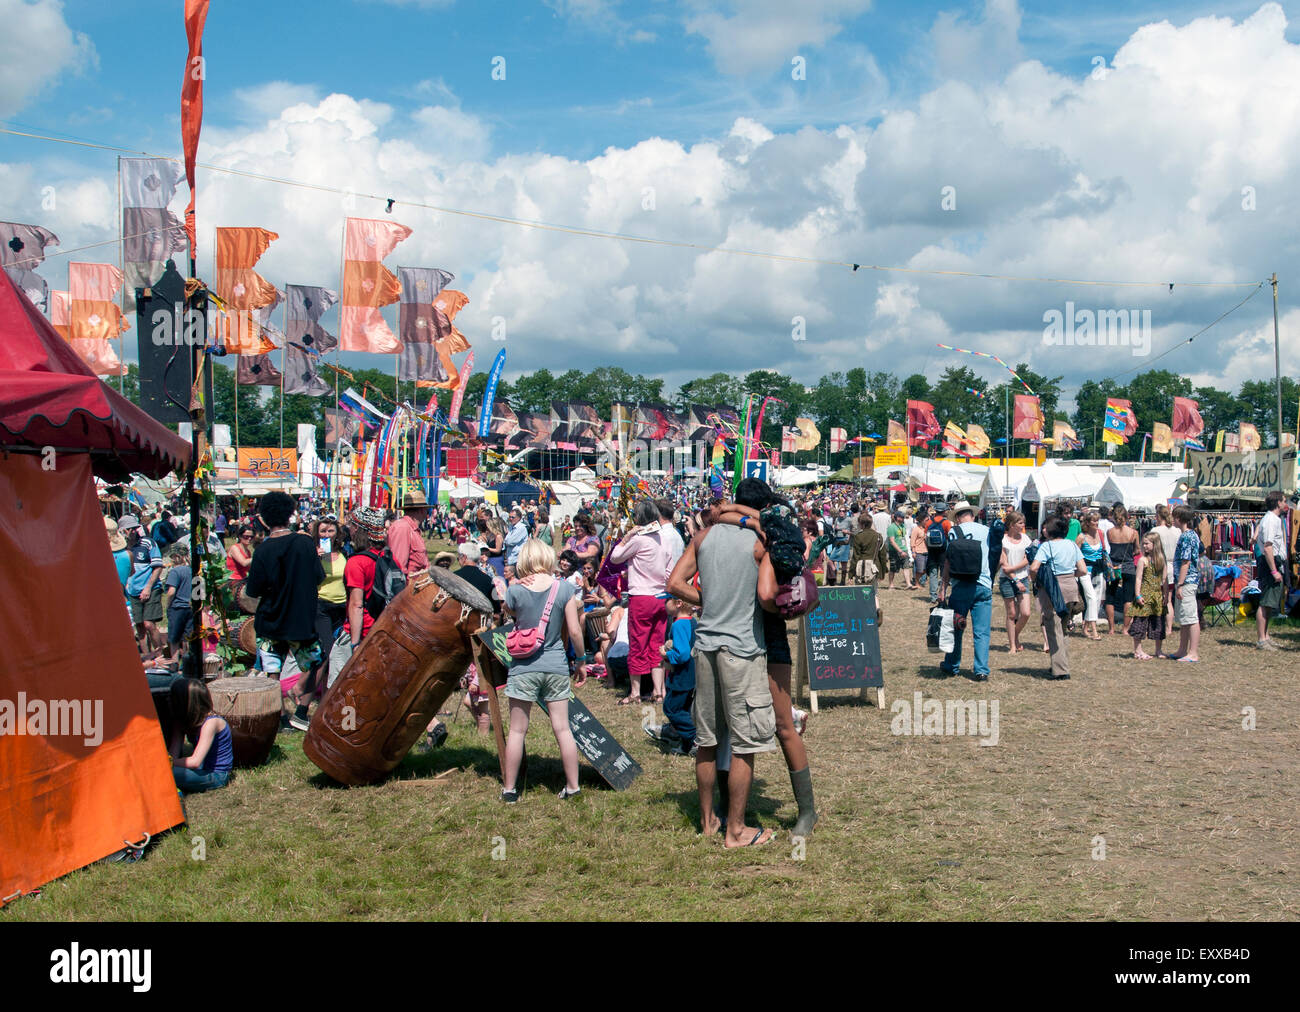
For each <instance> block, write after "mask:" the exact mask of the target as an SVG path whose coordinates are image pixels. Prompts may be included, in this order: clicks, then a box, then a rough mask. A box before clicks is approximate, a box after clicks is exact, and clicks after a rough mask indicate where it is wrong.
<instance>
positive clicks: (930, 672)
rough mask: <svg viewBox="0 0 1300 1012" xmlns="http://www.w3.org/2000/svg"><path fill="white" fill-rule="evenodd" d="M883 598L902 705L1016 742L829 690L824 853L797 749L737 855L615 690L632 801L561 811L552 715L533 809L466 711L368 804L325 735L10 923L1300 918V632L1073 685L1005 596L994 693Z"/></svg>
mask: <svg viewBox="0 0 1300 1012" xmlns="http://www.w3.org/2000/svg"><path fill="white" fill-rule="evenodd" d="M881 597H882V600H883V604H884V607H885V614H886V620H885V623H884V626H883V628H882V630H881V633H882V653H883V657H884V669H885V692H886V701H887V702H886V706H887V707H888V706H889V705H891V704H892V703H893V702H894V701H895V700H898V699H903V700H908V701H909V702H910V701H911V700H912V698H913V692H915V691H920V692H921V693H923V694H924V696H925V697H926V698H931V697H933V698H937V699H940V700H949V699H953V700H957V699H988V700H994V699H996V700H998V702H999V708H1000V741H999V743H998V744H997V745H996V746H995V747H981V746H980V745H979V742H978V741H977V739H975V738H973V737H968V736H963V737H956V736H953V737H902V736H899V737H896V736H894V735H893V734H891V732H890V713H889V712H888V710H886V712H884V713H882V712H881V711H880V710H878V709H876V708H875V707H874V706H868V705H866V704H864V703H861V702H859V701H858V700H857V699H856V698H855V697H853V696H851V695H849V694H845V693H838V694H836V693H831V694H823V696H822V712H821V713H820V714H818V715H816V716H814V717H813V718H812V719H811V722H810V724H809V729H808V734H807V739H806V740H807V744H808V748H809V754H810V758H811V767H812V772H813V778H814V784H815V787H816V790H817V799H818V805H819V810H820V813H821V822H820V823H819V825H818V827H817V831H816V833H815V834H814V835H813V837H812V838H810V840H809V841H808V844H807V848H806V851H805V852H804V853H802V854H801V853H800V852H799V851H798V850H797V849H796V848H795V847H794V846H793V845H792V843H791V840H790V835H789V827H790V825H791V824H792V823H793V821H794V816H795V806H794V801H793V797H792V795H791V790H790V784H789V780H788V778H787V775H786V771H785V768H784V763H783V762H782V760H781V758H780V754H779V753H775V754H772V755H765V756H762V757H760V758H759V760H758V763H757V776H756V786H755V791H754V794H753V796H752V801H751V805H752V809H753V812H754V816H756V817H757V818H758V819H759V820H760V821H761V822H762V823H763V824H764V825H767V826H772V827H776V828H778V829H779V831H780V832H779V835H778V838H777V841H776V842H774V843H773V844H771V845H769V846H766V847H762V848H755V849H752V850H750V849H746V850H739V851H726V850H724V849H723V848H722V846H721V845H720V843H719V842H718V840H717V839H703V838H701V837H700V836H699V835H698V819H699V811H698V805H697V803H696V798H695V790H694V787H695V784H694V775H693V766H692V763H691V761H690V760H689V759H685V758H673V757H669V756H666V755H662V754H661V753H660V752H659V751H658V749H657V747H656V746H654V744H653V743H652V742H650V740H649V739H648V738H647V737H646V736H645V735H644V734H643V733H642V731H641V729H640V725H641V721H642V717H643V714H642V713H641V712H637V711H636V708H631V707H618V706H616V705H615V703H614V699H615V694H614V692H613V691H612V690H611V689H608V688H606V687H604V686H603V685H602V684H600V683H597V682H595V681H593V682H591V683H589V684H588V685H587V686H585V687H584V688H583V689H581V690H580V695H581V697H582V699H583V700H584V701H585V702H586V703H587V705H588V706H589V707H590V708H591V709H592V710H593V712H595V713H596V715H597V716H598V717H599V718H600V719H601V720H602V721H603V722H604V723H605V725H606V726H607V727H608V728H609V729H610V730H611V731H612V732H613V733H614V734H615V735H616V737H618V738H619V740H620V741H621V742H622V743H623V744H624V745H625V746H626V747H627V748H628V750H629V751H630V752H631V754H632V755H633V756H634V757H635V758H636V759H637V761H638V762H640V764H641V765H642V766H643V767H644V769H645V774H644V776H642V777H641V778H640V779H639V780H638V781H637V782H636V783H635V784H634V785H633V787H632V788H631V789H630V790H628V791H626V792H623V793H616V792H614V791H612V790H609V789H608V788H606V787H605V786H604V784H603V781H601V780H600V779H599V777H598V776H597V775H596V773H595V772H594V771H593V770H592V769H591V768H590V767H587V766H586V765H585V764H584V766H583V768H582V786H583V791H582V794H581V795H580V796H579V798H577V799H575V800H573V801H569V802H560V801H559V800H558V799H557V798H556V797H555V792H556V791H558V790H559V788H560V787H561V786H562V785H563V780H562V776H561V772H560V766H559V759H558V753H557V750H556V747H555V741H554V739H553V737H552V736H551V733H550V730H549V727H547V726H546V723H545V721H542V722H541V723H538V722H537V721H536V719H535V720H534V723H533V726H532V728H531V729H530V731H529V753H530V757H531V758H530V771H529V783H528V784H527V789H526V790H525V791H524V793H523V796H522V797H521V799H520V802H519V803H518V804H517V805H514V806H506V805H502V804H501V803H500V802H499V801H498V791H499V786H500V785H499V781H498V779H497V760H496V754H495V750H494V748H493V746H492V745H491V744H490V739H485V738H480V737H478V735H477V734H476V732H475V730H474V729H473V727H472V725H471V724H470V722H469V721H468V720H467V718H466V717H465V716H461V717H460V718H459V720H453V719H452V718H451V717H447V718H446V719H447V721H448V726H449V729H450V732H451V734H450V737H449V739H448V741H447V744H446V745H445V746H444V747H443V748H442V749H440V750H438V751H436V752H431V753H428V754H422V755H417V754H412V755H409V756H408V757H407V758H406V760H405V761H404V762H403V763H402V765H401V766H400V767H399V768H398V771H397V774H396V775H395V776H394V777H393V778H392V779H390V780H388V781H386V782H384V783H381V784H378V785H375V786H372V787H364V788H343V787H338V786H335V785H333V783H332V782H331V781H330V780H328V779H327V778H326V777H325V776H324V775H323V774H321V773H319V772H318V771H317V770H316V768H315V767H314V766H313V765H312V764H311V763H310V762H309V761H308V760H307V759H306V757H305V756H304V755H303V753H302V745H301V743H302V735H300V734H281V735H280V737H279V740H278V745H277V748H276V750H275V752H274V753H273V755H272V758H271V761H270V762H269V763H268V764H267V765H266V766H264V767H262V768H260V769H256V770H251V771H240V772H239V773H238V774H237V777H236V779H235V780H234V781H233V782H232V784H231V785H230V786H229V787H227V788H226V789H224V790H220V791H216V792H214V793H212V794H208V795H198V796H194V797H191V798H189V799H188V800H187V802H186V807H187V812H188V818H189V823H188V825H186V826H184V827H182V828H181V829H179V830H177V831H175V832H173V833H171V834H168V835H167V836H166V837H164V838H163V839H161V840H160V841H159V842H158V843H157V845H156V846H155V847H153V848H152V849H151V851H150V852H149V855H148V858H147V860H145V861H143V862H140V863H138V864H135V865H112V866H108V865H100V866H95V867H92V868H89V869H86V870H84V871H80V872H77V873H74V874H72V875H69V876H67V877H65V878H63V879H61V880H59V881H57V882H54V883H51V884H49V885H48V886H46V888H45V889H44V891H43V894H42V895H41V896H40V897H39V898H34V899H24V900H20V901H17V902H14V903H12V904H11V905H10V906H9V907H8V908H6V909H5V910H3V911H0V919H8V920H29V919H30V920H73V919H90V920H96V919H128V920H132V919H155V918H156V919H164V920H173V919H176V920H183V919H191V918H217V919H226V918H228V919H271V920H299V919H339V918H344V919H354V918H355V919H428V918H436V919H444V918H445V919H471V918H472V919H516V920H518V919H532V918H560V919H575V920H581V919H602V920H603V919H626V920H681V919H704V920H712V919H726V920H772V919H800V918H803V919H807V918H817V919H823V918H834V919H858V918H864V919H950V920H976V919H1092V920H1095V919H1107V918H1144V919H1145V918H1151V919H1182V918H1192V919H1202V918H1209V919H1289V918H1295V917H1296V916H1297V915H1300V880H1298V879H1297V868H1296V849H1297V819H1298V817H1300V761H1298V759H1300V752H1298V750H1297V744H1296V742H1297V737H1296V732H1297V723H1298V720H1297V718H1298V717H1300V702H1298V701H1297V695H1296V693H1295V691H1294V688H1295V658H1296V656H1297V655H1296V653H1295V651H1296V650H1297V649H1300V631H1295V630H1291V629H1282V630H1279V632H1278V636H1277V638H1278V640H1279V641H1280V642H1282V643H1284V644H1285V646H1286V650H1284V651H1283V652H1279V653H1263V652H1260V651H1257V650H1256V649H1254V635H1253V633H1254V627H1253V623H1252V624H1251V625H1249V626H1247V625H1244V624H1243V625H1238V626H1235V627H1223V628H1216V629H1211V630H1207V631H1206V634H1205V637H1204V639H1203V641H1202V649H1201V656H1202V658H1203V660H1202V662H1201V663H1200V664H1197V665H1192V664H1175V663H1173V662H1169V661H1144V662H1138V661H1135V660H1133V659H1132V657H1131V646H1132V644H1131V641H1130V640H1128V639H1127V638H1124V639H1121V638H1119V637H1114V638H1106V639H1105V640H1103V642H1101V643H1092V642H1086V641H1084V640H1083V639H1082V638H1080V637H1074V638H1072V639H1071V641H1070V647H1071V651H1072V657H1073V672H1074V677H1073V679H1072V680H1070V681H1064V682H1052V681H1047V680H1045V679H1044V677H1043V676H1044V674H1045V673H1046V669H1047V659H1046V657H1045V655H1043V654H1042V653H1041V652H1038V647H1039V645H1040V644H1041V632H1040V631H1039V629H1038V626H1037V614H1035V616H1034V618H1033V619H1032V620H1031V624H1030V626H1029V628H1028V630H1027V632H1026V642H1027V643H1028V644H1029V645H1030V649H1029V650H1027V651H1025V652H1023V653H1020V654H1018V655H1015V656H1012V655H1010V654H1008V653H1007V650H1006V636H1005V633H1004V632H1003V631H1002V617H1001V606H1000V604H998V603H997V602H996V601H995V606H996V608H997V611H995V616H994V633H993V644H994V647H993V654H992V667H993V674H992V677H991V679H990V681H989V682H987V683H974V682H971V681H969V680H967V679H966V678H965V677H960V676H959V677H956V678H948V677H944V676H941V675H940V673H939V671H938V668H937V660H938V658H937V656H935V655H930V654H927V652H926V650H925V646H924V634H923V630H924V622H925V617H926V613H927V609H928V606H927V604H926V603H925V601H924V599H923V598H922V597H920V596H918V595H916V594H914V593H911V592H905V591H901V590H900V591H894V592H884V593H882V595H881ZM966 649H967V655H966V658H965V662H966V663H965V669H966V670H967V671H968V670H969V663H970V661H969V656H970V655H969V650H970V646H969V642H968V643H967V647H966ZM1148 649H1149V645H1148ZM458 698H459V697H458V695H457V696H453V697H452V698H451V699H450V700H449V701H448V704H447V707H446V708H447V709H452V708H453V707H454V704H455V703H456V702H457V700H458ZM1244 707H1251V708H1253V712H1254V715H1255V720H1256V722H1257V725H1256V727H1255V729H1254V730H1245V729H1243V726H1242V724H1243V720H1244V719H1245V718H1244V717H1243V715H1242V710H1243V708H1244ZM534 716H535V717H536V712H535V714H534ZM1098 837H1103V838H1104V846H1105V857H1104V860H1097V859H1094V855H1095V854H1098V853H1099V850H1098V847H1099V842H1098V841H1097V839H1096V838H1098Z"/></svg>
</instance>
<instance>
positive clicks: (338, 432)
mask: <svg viewBox="0 0 1300 1012" xmlns="http://www.w3.org/2000/svg"><path fill="white" fill-rule="evenodd" d="M347 241H348V219H347V216H346V215H344V218H343V242H341V243H340V244H339V291H340V292H342V291H343V260H344V252H345V251H344V247H345V246H346V245H347ZM342 347H343V307H342V306H340V307H339V339H338V340H337V341H335V342H334V465H335V467H336V468H337V469H338V475H339V480H338V483H337V484H338V497H339V508H338V513H337V514H336V515H337V516H338V518H339V523H342V522H343V470H342V467H341V466H340V464H339V448H340V446H341V445H342V444H341V440H342V438H343V431H342V430H343V425H342V422H343V417H342V415H341V414H340V411H341V410H342V409H341V408H340V407H339V368H340V366H339V354H340V351H341V349H342ZM354 450H355V448H354ZM352 459H353V461H354V462H355V460H356V456H355V455H354V456H353V458H352ZM348 484H349V486H350V485H351V484H352V483H351V482H350V481H349V483H348Z"/></svg>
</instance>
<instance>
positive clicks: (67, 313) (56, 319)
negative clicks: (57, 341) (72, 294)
mask: <svg viewBox="0 0 1300 1012" xmlns="http://www.w3.org/2000/svg"><path fill="white" fill-rule="evenodd" d="M71 319H72V299H71V298H69V296H68V293H67V292H55V291H51V292H50V324H51V325H52V326H53V327H54V329H55V330H57V331H58V332H59V336H61V337H62V338H63V340H65V341H66V340H68V325H69V322H70V321H71Z"/></svg>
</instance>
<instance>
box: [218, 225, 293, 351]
mask: <svg viewBox="0 0 1300 1012" xmlns="http://www.w3.org/2000/svg"><path fill="white" fill-rule="evenodd" d="M278 238H280V237H279V236H278V235H277V234H276V233H274V232H269V231H267V230H266V229H264V228H219V229H217V277H216V292H217V297H218V298H219V299H221V301H222V302H224V303H225V304H226V312H225V314H224V315H223V318H222V319H221V322H220V324H219V328H220V329H219V333H220V335H221V338H222V340H223V342H224V343H225V346H226V350H227V351H229V352H232V353H233V354H236V355H265V354H267V353H268V352H270V351H274V350H275V347H276V346H275V344H274V343H273V342H272V341H270V340H269V339H268V338H267V337H266V336H265V335H264V334H263V333H262V328H261V327H260V326H259V325H258V323H257V319H256V317H255V316H254V315H253V312H252V310H255V309H261V308H262V307H263V306H269V305H271V304H273V303H274V302H275V301H276V299H277V297H278V293H277V292H276V290H275V285H273V284H271V283H270V282H269V281H267V280H266V279H265V278H264V277H262V276H261V275H260V274H258V273H257V271H255V270H253V266H254V265H255V264H256V263H257V261H258V260H259V259H260V258H261V256H262V254H263V253H265V252H266V248H267V247H268V246H270V245H271V243H272V242H273V241H274V240H276V239H278Z"/></svg>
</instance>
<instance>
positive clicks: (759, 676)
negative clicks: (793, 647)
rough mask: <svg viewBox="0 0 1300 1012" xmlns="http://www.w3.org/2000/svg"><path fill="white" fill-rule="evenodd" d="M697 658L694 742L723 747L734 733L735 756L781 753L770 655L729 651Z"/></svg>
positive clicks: (705, 652) (703, 652) (701, 652)
mask: <svg viewBox="0 0 1300 1012" xmlns="http://www.w3.org/2000/svg"><path fill="white" fill-rule="evenodd" d="M694 658H695V703H694V704H693V705H692V707H691V716H692V717H693V718H694V720H695V743H696V744H697V745H699V746H701V747H702V748H713V747H714V746H716V745H717V744H718V736H719V734H726V733H729V734H730V736H731V751H732V752H734V753H735V754H736V755H752V754H754V753H756V752H773V751H775V750H776V711H775V710H774V709H773V707H772V691H771V689H769V688H768V684H767V654H766V653H760V654H755V655H754V656H753V657H737V656H735V655H734V654H733V653H731V651H729V650H725V649H723V650H700V649H698V648H696V650H695V652H694Z"/></svg>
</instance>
